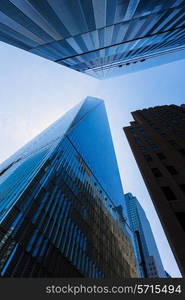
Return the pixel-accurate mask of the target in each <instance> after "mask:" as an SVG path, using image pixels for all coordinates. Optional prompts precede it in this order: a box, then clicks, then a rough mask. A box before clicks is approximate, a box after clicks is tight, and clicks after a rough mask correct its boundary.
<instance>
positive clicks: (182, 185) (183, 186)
mask: <svg viewBox="0 0 185 300" xmlns="http://www.w3.org/2000/svg"><path fill="white" fill-rule="evenodd" d="M179 187H180V188H181V190H182V191H183V193H185V184H179Z"/></svg>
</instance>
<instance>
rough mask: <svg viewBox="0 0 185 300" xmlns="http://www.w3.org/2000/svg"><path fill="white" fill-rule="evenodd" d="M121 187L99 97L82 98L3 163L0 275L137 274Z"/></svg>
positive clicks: (0, 217) (0, 215) (0, 212)
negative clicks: (124, 212)
mask: <svg viewBox="0 0 185 300" xmlns="http://www.w3.org/2000/svg"><path fill="white" fill-rule="evenodd" d="M105 149H106V151H105ZM110 174H111V176H110ZM122 193H123V191H122V185H121V181H120V177H119V171H118V166H117V162H116V157H115V152H114V147H113V143H112V138H111V133H110V129H109V124H108V119H107V115H106V111H105V106H104V102H103V101H102V100H99V99H96V98H92V97H87V98H86V100H84V101H82V102H80V103H79V104H78V105H77V106H76V107H74V108H73V109H72V110H70V111H69V112H68V113H66V114H65V115H64V116H63V117H62V118H60V119H59V120H58V121H56V122H55V123H54V124H53V125H51V126H50V127H49V128H48V129H46V130H45V131H43V132H42V133H41V134H40V135H39V136H38V137H36V138H35V139H33V140H32V141H31V142H29V143H28V144H27V145H26V146H24V147H23V148H22V149H20V150H19V151H18V152H17V153H16V154H14V155H13V156H11V157H10V158H9V159H8V160H6V161H5V162H4V163H3V164H2V165H1V168H0V274H1V276H6V277H9V276H14V277H97V278H103V277H114V278H123V277H137V272H136V267H135V257H134V252H133V248H132V244H131V241H130V239H129V234H128V231H127V227H126V223H125V220H124V218H123V211H122V209H121V207H122ZM118 262H119V263H118Z"/></svg>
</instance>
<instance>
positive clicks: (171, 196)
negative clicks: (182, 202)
mask: <svg viewBox="0 0 185 300" xmlns="http://www.w3.org/2000/svg"><path fill="white" fill-rule="evenodd" d="M161 189H162V191H163V193H164V194H165V196H166V198H167V200H169V201H171V200H177V198H176V196H175V194H174V192H173V191H172V189H171V188H170V187H169V186H162V187H161Z"/></svg>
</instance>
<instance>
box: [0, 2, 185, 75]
mask: <svg viewBox="0 0 185 300" xmlns="http://www.w3.org/2000/svg"><path fill="white" fill-rule="evenodd" d="M184 14H185V1H184V0H159V1H156V0H79V1H77V0H39V1H38V0H1V1H0V40H1V41H3V42H6V43H9V44H11V45H13V46H16V47H19V48H21V49H24V50H26V51H29V52H30V53H35V54H37V55H40V56H42V57H45V58H47V59H49V60H52V61H54V62H57V63H59V64H61V65H64V66H67V67H70V68H72V69H74V70H77V71H80V72H83V73H86V74H89V75H91V76H94V77H97V78H106V77H111V76H115V75H121V74H124V73H128V72H133V71H138V70H142V69H144V68H149V67H153V66H156V65H159V64H162V63H168V62H170V61H173V60H176V59H181V58H184V57H185V50H184V48H185V28H184ZM180 50H181V51H180Z"/></svg>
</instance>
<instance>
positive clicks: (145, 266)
mask: <svg viewBox="0 0 185 300" xmlns="http://www.w3.org/2000/svg"><path fill="white" fill-rule="evenodd" d="M125 204H126V208H127V215H128V223H129V225H130V228H131V229H132V232H133V243H134V249H135V254H136V257H137V263H138V267H139V273H140V277H146V278H152V277H159V278H165V277H166V273H165V271H164V268H163V265H162V262H161V258H160V255H159V251H158V249H157V245H156V242H155V239H154V236H153V233H152V230H151V227H150V223H149V221H148V219H147V217H146V215H145V212H144V209H143V208H142V206H141V205H140V203H139V201H138V200H137V198H136V197H134V196H133V195H132V194H131V193H127V194H125Z"/></svg>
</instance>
